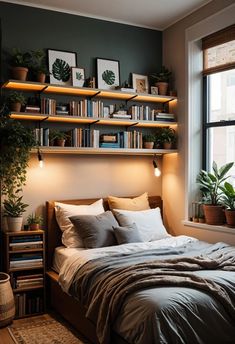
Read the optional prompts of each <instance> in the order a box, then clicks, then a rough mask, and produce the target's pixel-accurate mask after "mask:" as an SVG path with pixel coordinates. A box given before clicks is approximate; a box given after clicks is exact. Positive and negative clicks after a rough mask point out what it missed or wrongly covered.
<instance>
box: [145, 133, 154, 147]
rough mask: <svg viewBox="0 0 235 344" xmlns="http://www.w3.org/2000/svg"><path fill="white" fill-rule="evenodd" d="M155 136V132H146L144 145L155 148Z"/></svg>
mask: <svg viewBox="0 0 235 344" xmlns="http://www.w3.org/2000/svg"><path fill="white" fill-rule="evenodd" d="M154 142H155V136H154V135H153V134H146V135H144V136H143V146H144V148H147V149H153V146H154Z"/></svg>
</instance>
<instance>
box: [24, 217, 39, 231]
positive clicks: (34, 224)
mask: <svg viewBox="0 0 235 344" xmlns="http://www.w3.org/2000/svg"><path fill="white" fill-rule="evenodd" d="M42 223H43V219H42V216H41V215H36V214H33V213H32V214H30V215H29V216H28V217H27V225H28V226H29V229H30V230H31V231H36V230H39V229H40V226H41V225H42Z"/></svg>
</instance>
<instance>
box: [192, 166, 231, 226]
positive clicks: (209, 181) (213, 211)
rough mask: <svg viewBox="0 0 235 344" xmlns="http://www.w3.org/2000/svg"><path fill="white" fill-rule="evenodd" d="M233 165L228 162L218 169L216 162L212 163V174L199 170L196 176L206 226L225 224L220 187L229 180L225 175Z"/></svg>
mask: <svg viewBox="0 0 235 344" xmlns="http://www.w3.org/2000/svg"><path fill="white" fill-rule="evenodd" d="M233 164H234V163H233V162H230V163H227V164H225V165H223V166H221V167H220V168H218V166H217V164H216V162H215V161H213V164H212V170H213V173H211V172H207V171H205V170H201V171H200V172H199V174H198V176H197V179H196V182H197V183H198V184H199V187H200V191H201V192H202V196H203V197H202V202H203V211H204V215H205V221H206V223H207V224H210V225H223V224H224V223H225V215H224V210H223V201H222V195H223V192H222V191H221V187H222V186H223V184H224V182H225V180H226V179H227V178H229V176H228V175H227V173H228V171H229V170H230V169H231V168H232V166H233Z"/></svg>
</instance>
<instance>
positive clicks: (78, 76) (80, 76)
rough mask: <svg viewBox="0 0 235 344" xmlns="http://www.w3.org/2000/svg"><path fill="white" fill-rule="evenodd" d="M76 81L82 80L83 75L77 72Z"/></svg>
mask: <svg viewBox="0 0 235 344" xmlns="http://www.w3.org/2000/svg"><path fill="white" fill-rule="evenodd" d="M76 79H77V80H82V73H80V72H76Z"/></svg>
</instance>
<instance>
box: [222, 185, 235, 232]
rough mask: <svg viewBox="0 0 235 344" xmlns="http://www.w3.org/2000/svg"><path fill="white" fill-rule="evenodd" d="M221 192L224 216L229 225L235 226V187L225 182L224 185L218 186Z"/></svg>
mask: <svg viewBox="0 0 235 344" xmlns="http://www.w3.org/2000/svg"><path fill="white" fill-rule="evenodd" d="M220 189H221V191H222V192H223V194H222V197H221V198H222V202H223V204H224V205H225V207H226V209H225V217H226V222H227V225H228V226H229V227H235V189H234V187H233V185H232V184H230V183H229V182H225V183H224V186H220Z"/></svg>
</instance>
